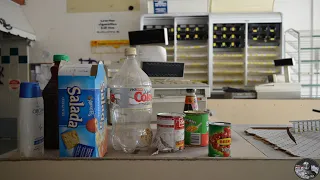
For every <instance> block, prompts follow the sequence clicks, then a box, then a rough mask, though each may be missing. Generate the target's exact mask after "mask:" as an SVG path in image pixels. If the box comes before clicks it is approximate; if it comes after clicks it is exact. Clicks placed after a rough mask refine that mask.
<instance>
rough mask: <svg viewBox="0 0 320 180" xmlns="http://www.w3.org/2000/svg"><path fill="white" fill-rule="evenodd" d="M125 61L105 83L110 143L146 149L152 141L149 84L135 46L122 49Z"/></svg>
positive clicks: (126, 149)
mask: <svg viewBox="0 0 320 180" xmlns="http://www.w3.org/2000/svg"><path fill="white" fill-rule="evenodd" d="M125 56H126V60H125V62H124V63H123V65H122V67H121V69H120V70H119V71H118V72H117V73H116V74H115V75H114V77H113V78H112V79H111V82H110V84H109V88H110V101H111V107H110V108H111V120H112V133H111V142H112V146H113V148H114V149H115V150H123V151H124V152H126V153H134V152H135V151H137V150H147V149H148V148H149V147H150V145H151V141H152V131H151V127H150V121H151V115H152V94H151V90H152V84H151V81H150V78H149V77H148V75H147V74H146V73H145V72H144V71H143V70H142V69H141V68H140V65H139V63H138V61H137V58H136V56H137V51H136V49H135V48H127V49H126V50H125Z"/></svg>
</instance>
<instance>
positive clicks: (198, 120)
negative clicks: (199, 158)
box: [184, 111, 209, 146]
mask: <svg viewBox="0 0 320 180" xmlns="http://www.w3.org/2000/svg"><path fill="white" fill-rule="evenodd" d="M184 114H185V117H184V128H185V131H184V143H185V144H186V145H195V146H208V143H209V138H208V137H209V133H208V131H209V112H206V111H184Z"/></svg>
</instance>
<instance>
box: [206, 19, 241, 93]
mask: <svg viewBox="0 0 320 180" xmlns="http://www.w3.org/2000/svg"><path fill="white" fill-rule="evenodd" d="M244 43H245V24H244V23H214V24H213V44H212V46H213V88H214V89H217V90H219V89H222V88H223V87H225V86H231V87H233V88H243V84H244V81H245V79H244V56H245V51H244V47H245V44H244Z"/></svg>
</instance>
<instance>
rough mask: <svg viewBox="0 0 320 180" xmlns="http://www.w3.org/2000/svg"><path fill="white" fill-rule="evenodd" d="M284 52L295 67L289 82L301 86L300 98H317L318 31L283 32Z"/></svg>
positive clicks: (319, 49)
mask: <svg viewBox="0 0 320 180" xmlns="http://www.w3.org/2000/svg"><path fill="white" fill-rule="evenodd" d="M285 42H286V43H285V52H286V56H287V57H291V58H292V59H293V60H294V62H295V64H296V65H295V66H293V67H292V68H291V80H292V81H293V82H299V83H300V84H301V86H302V89H301V97H302V98H319V97H320V92H319V87H320V77H319V76H320V75H319V74H320V30H314V31H310V30H295V29H288V30H287V31H286V32H285Z"/></svg>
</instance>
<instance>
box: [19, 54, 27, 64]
mask: <svg viewBox="0 0 320 180" xmlns="http://www.w3.org/2000/svg"><path fill="white" fill-rule="evenodd" d="M19 63H21V64H27V63H28V56H19Z"/></svg>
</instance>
